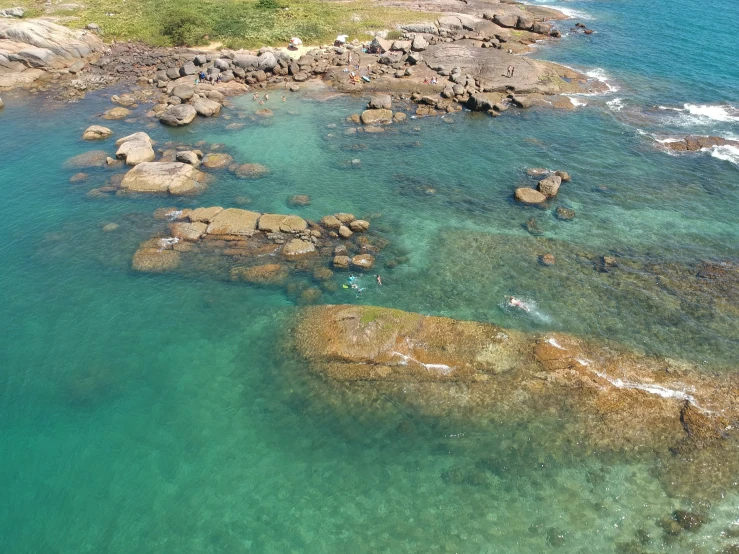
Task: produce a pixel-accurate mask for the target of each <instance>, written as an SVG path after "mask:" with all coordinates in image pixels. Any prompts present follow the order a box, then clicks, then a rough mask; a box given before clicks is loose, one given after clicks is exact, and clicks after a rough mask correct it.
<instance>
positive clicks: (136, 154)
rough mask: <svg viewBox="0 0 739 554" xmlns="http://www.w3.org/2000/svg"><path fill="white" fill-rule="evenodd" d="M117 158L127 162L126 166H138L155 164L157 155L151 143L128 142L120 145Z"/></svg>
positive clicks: (143, 141)
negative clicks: (147, 163) (149, 163)
mask: <svg viewBox="0 0 739 554" xmlns="http://www.w3.org/2000/svg"><path fill="white" fill-rule="evenodd" d="M147 138H148V137H147ZM115 157H116V158H118V159H119V160H126V165H138V164H140V163H144V162H153V161H154V159H155V158H156V154H154V149H153V148H152V147H151V141H149V140H128V141H125V142H124V143H122V144H121V145H120V147H119V148H118V151H117V152H116V154H115Z"/></svg>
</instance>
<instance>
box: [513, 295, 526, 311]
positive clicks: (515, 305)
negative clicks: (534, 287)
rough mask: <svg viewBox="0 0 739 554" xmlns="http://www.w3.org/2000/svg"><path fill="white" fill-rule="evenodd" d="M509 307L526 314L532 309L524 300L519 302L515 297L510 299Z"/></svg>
mask: <svg viewBox="0 0 739 554" xmlns="http://www.w3.org/2000/svg"><path fill="white" fill-rule="evenodd" d="M508 305H509V306H510V307H511V308H518V309H519V310H523V311H524V312H528V311H531V309H530V308H529V307H528V306H527V305H526V304H525V303H524V301H523V300H519V299H518V298H516V297H515V296H509V297H508Z"/></svg>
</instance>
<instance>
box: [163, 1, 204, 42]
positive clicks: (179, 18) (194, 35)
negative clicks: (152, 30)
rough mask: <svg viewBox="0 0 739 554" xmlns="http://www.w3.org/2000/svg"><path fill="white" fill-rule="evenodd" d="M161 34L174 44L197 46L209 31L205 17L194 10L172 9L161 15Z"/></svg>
mask: <svg viewBox="0 0 739 554" xmlns="http://www.w3.org/2000/svg"><path fill="white" fill-rule="evenodd" d="M160 25H161V32H162V35H164V36H165V37H167V38H168V39H169V41H170V42H171V43H172V45H174V46H197V45H198V44H203V43H204V42H206V41H205V39H204V37H205V36H206V35H208V34H210V32H211V27H210V23H209V22H208V20H207V18H206V17H205V16H204V15H203V14H201V13H198V12H196V11H194V10H193V11H190V10H177V9H172V10H169V11H167V12H165V13H164V14H163V15H162V18H161V21H160Z"/></svg>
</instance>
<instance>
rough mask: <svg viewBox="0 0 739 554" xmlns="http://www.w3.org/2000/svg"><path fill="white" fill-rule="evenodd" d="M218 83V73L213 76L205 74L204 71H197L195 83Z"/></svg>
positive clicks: (219, 76)
mask: <svg viewBox="0 0 739 554" xmlns="http://www.w3.org/2000/svg"><path fill="white" fill-rule="evenodd" d="M206 82H207V83H220V82H221V74H220V73H219V74H218V75H217V76H215V77H214V76H213V74H212V73H211V74H206V73H205V71H201V72H200V73H198V77H197V79H195V84H196V85H199V84H200V83H206Z"/></svg>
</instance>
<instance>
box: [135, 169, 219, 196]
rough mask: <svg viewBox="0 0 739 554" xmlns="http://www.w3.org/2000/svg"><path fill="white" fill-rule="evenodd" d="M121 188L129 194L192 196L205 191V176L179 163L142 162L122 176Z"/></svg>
mask: <svg viewBox="0 0 739 554" xmlns="http://www.w3.org/2000/svg"><path fill="white" fill-rule="evenodd" d="M121 188H122V189H124V190H128V191H131V192H147V193H165V194H166V193H168V194H177V195H179V194H194V193H198V192H201V191H202V190H204V189H205V174H204V173H203V172H201V171H198V170H197V169H195V168H194V167H193V166H191V165H188V164H184V163H181V162H144V163H140V164H138V165H137V166H136V167H134V168H133V169H131V170H130V171H129V172H128V173H126V174H125V175H124V176H123V180H122V181H121Z"/></svg>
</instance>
